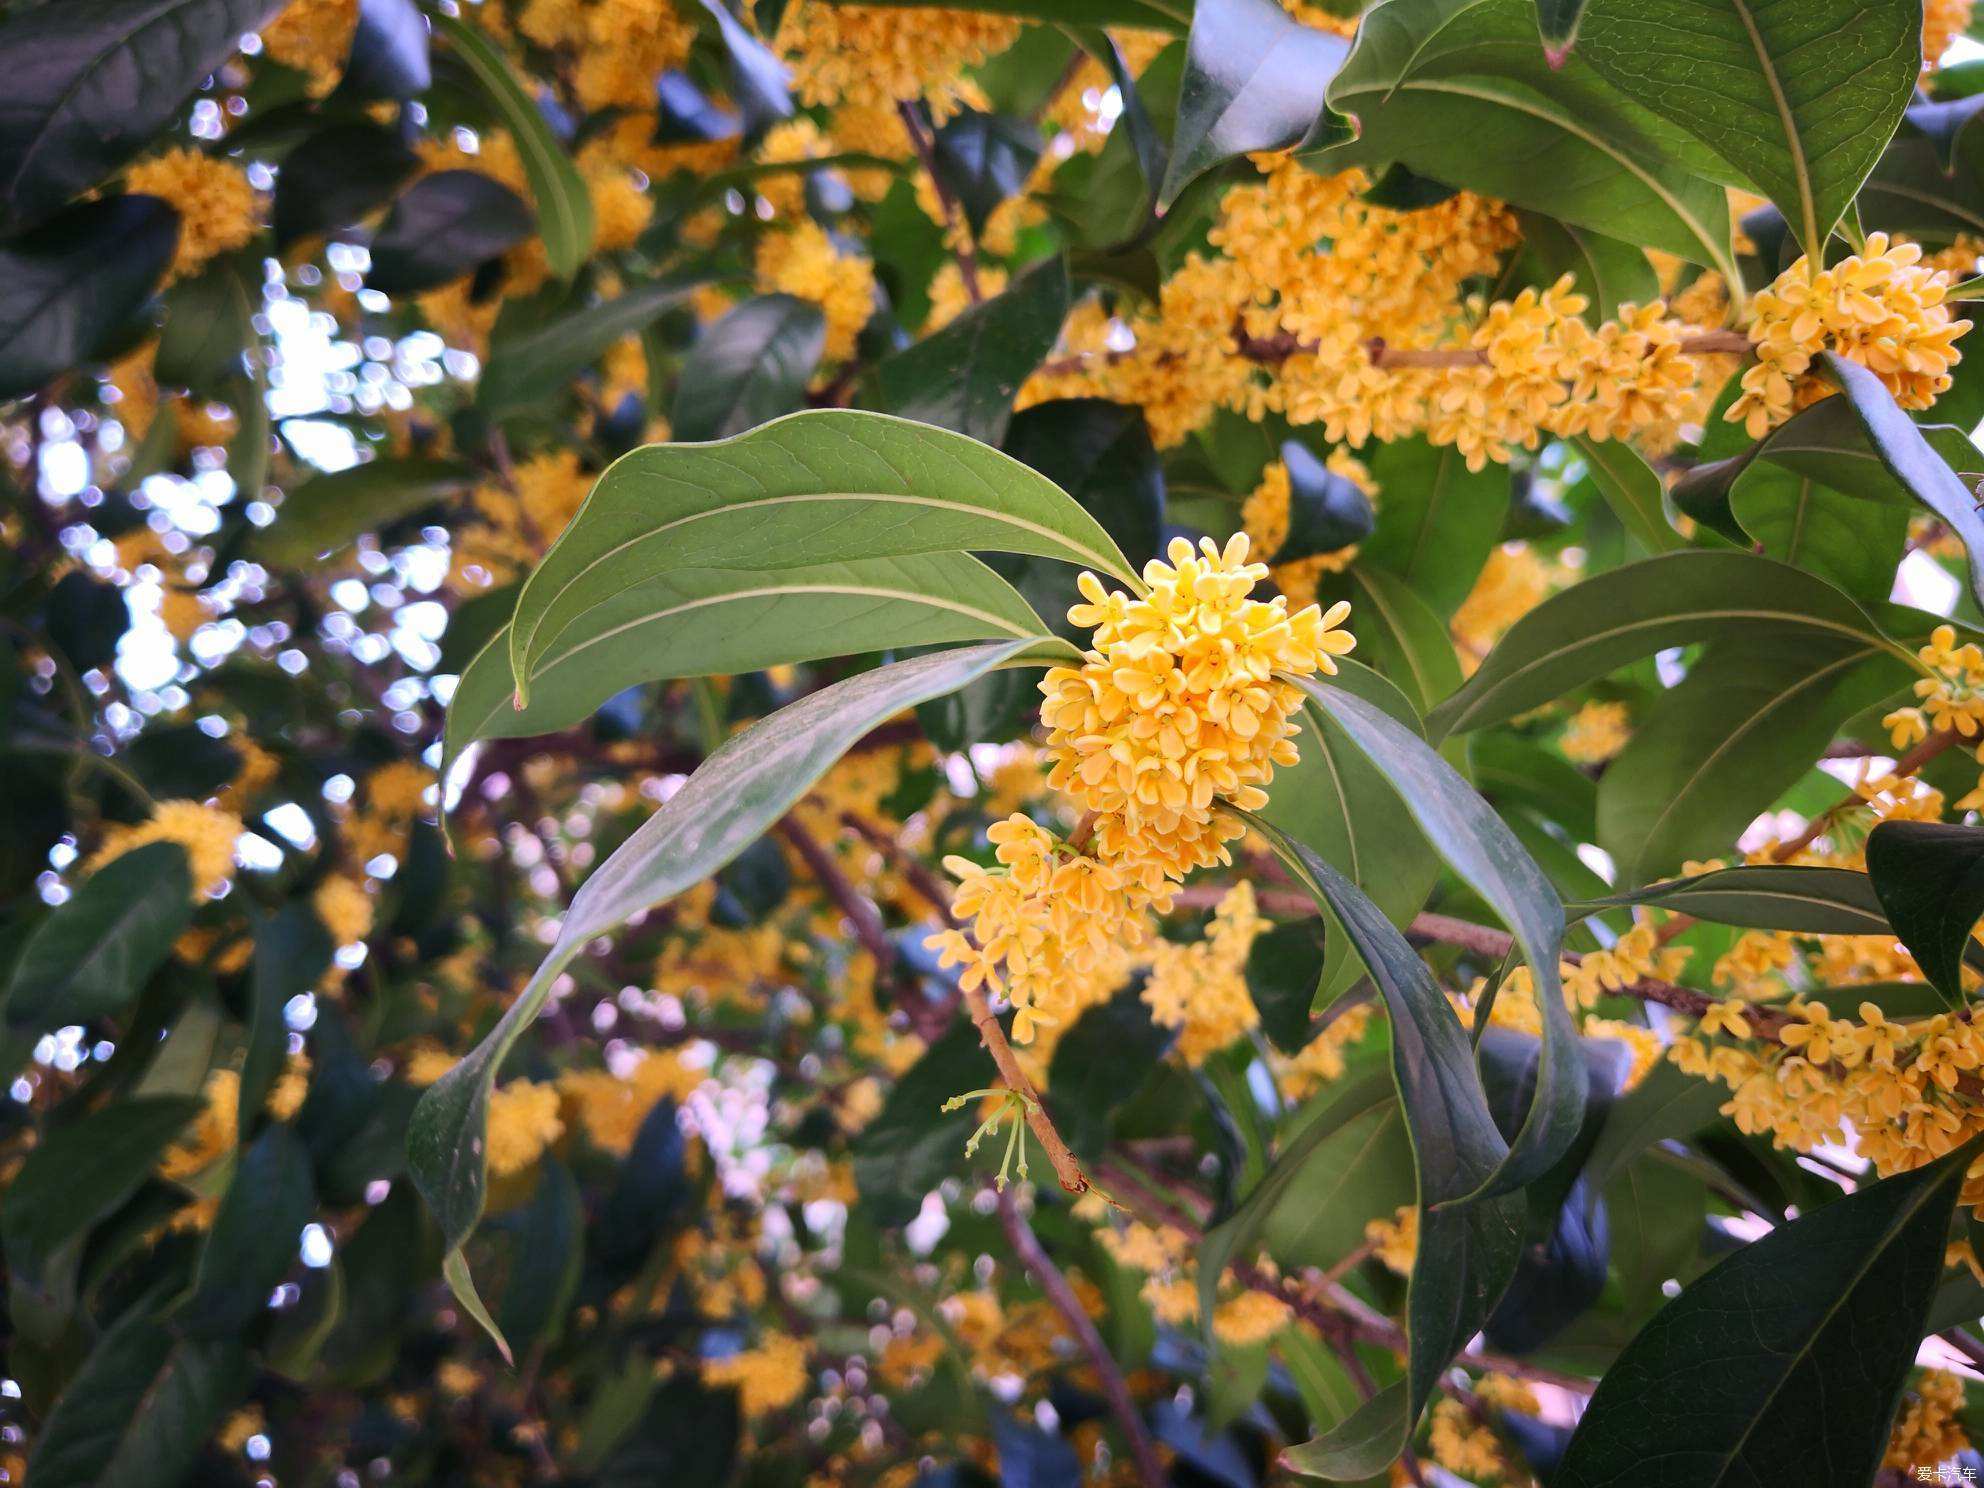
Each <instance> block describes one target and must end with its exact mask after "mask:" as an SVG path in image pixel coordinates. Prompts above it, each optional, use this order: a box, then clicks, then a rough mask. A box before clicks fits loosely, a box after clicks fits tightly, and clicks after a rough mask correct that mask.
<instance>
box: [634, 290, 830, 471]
mask: <svg viewBox="0 0 1984 1488" xmlns="http://www.w3.org/2000/svg"><path fill="white" fill-rule="evenodd" d="M826 344H827V322H826V317H825V316H823V315H822V314H821V313H820V307H819V306H818V305H815V304H814V303H812V301H810V300H801V299H797V298H795V297H794V296H792V295H784V294H772V295H759V296H758V297H757V298H756V299H752V300H746V301H745V302H744V303H743V304H741V305H739V306H738V307H737V308H736V309H734V310H732V311H729V312H728V313H727V314H725V315H724V317H723V318H722V319H721V320H719V321H717V323H716V324H715V325H713V326H711V327H710V328H709V329H708V330H706V331H704V332H703V333H702V335H701V336H699V337H697V339H696V345H695V349H694V350H693V351H691V352H690V353H689V359H688V361H687V362H685V363H684V364H683V366H682V378H681V381H680V382H679V383H678V384H677V386H676V390H675V412H674V415H673V416H672V417H671V419H670V420H669V422H670V425H671V430H670V437H671V438H673V439H677V440H680V441H682V442H684V443H689V442H699V441H702V440H707V439H728V438H731V437H732V436H734V435H738V434H743V433H747V432H749V431H750V430H752V429H755V428H757V427H758V425H760V424H762V423H765V422H767V421H769V420H771V419H775V418H779V417H781V416H782V415H784V414H788V413H791V412H793V411H795V410H796V409H797V408H799V406H800V405H801V404H802V403H803V402H804V401H805V397H806V383H807V380H808V379H809V378H811V377H812V375H813V372H814V369H815V368H817V367H818V366H819V365H820V353H821V352H822V351H823V350H825V349H826Z"/></svg>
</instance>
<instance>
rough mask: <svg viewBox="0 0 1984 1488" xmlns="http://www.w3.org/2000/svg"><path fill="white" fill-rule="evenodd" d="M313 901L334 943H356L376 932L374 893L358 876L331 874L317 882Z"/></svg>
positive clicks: (312, 903) (312, 897)
mask: <svg viewBox="0 0 1984 1488" xmlns="http://www.w3.org/2000/svg"><path fill="white" fill-rule="evenodd" d="M310 903H311V906H312V908H314V909H315V910H316V911H317V918H318V919H319V920H321V921H323V924H324V928H325V929H326V930H328V931H330V933H331V942H332V944H334V945H341V946H347V945H356V944H357V943H358V942H359V941H361V940H363V939H365V937H366V936H367V935H370V934H371V933H372V912H373V904H372V896H371V895H370V894H368V893H366V891H365V885H363V884H362V883H359V882H358V881H357V880H355V879H350V878H346V877H344V876H343V875H342V874H333V875H331V877H329V878H327V879H325V880H324V881H323V882H322V883H321V884H319V885H318V886H317V892H316V893H315V894H313V895H311V896H310Z"/></svg>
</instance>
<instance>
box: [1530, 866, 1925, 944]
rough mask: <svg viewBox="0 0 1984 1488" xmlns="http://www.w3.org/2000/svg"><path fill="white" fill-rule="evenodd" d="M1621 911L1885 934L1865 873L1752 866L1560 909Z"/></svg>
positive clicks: (1803, 930) (1807, 931)
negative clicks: (1639, 907)
mask: <svg viewBox="0 0 1984 1488" xmlns="http://www.w3.org/2000/svg"><path fill="white" fill-rule="evenodd" d="M1620 904H1657V905H1659V906H1660V907H1661V908H1662V909H1670V910H1672V911H1673V912H1674V913H1675V914H1685V915H1690V916H1692V917H1693V918H1695V919H1697V920H1711V921H1713V922H1714V923H1715V924H1718V925H1737V926H1741V927H1742V928H1744V929H1746V930H1789V931H1792V932H1793V933H1795V934H1799V935H1888V934H1891V933H1892V932H1891V931H1890V930H1889V928H1888V917H1887V913H1886V911H1885V910H1883V909H1882V907H1881V901H1880V899H1879V898H1878V897H1877V896H1876V894H1875V892H1874V885H1873V884H1872V882H1870V881H1869V879H1868V877H1867V875H1866V874H1864V873H1856V872H1854V871H1853V870H1851V869H1848V868H1806V867H1799V866H1795V865H1792V864H1788V863H1757V864H1749V865H1745V866H1741V867H1736V868H1718V869H1715V870H1714V871H1712V872H1709V873H1697V874H1695V875H1693V876H1692V877H1689V878H1674V879H1668V880H1667V881H1666V882H1664V883H1656V884H1648V885H1647V886H1646V887H1645V888H1643V889H1635V890H1633V891H1632V892H1630V893H1625V894H1608V895H1607V896H1606V897H1605V898H1603V899H1594V900H1590V901H1588V902H1586V903H1582V904H1573V905H1569V906H1568V907H1567V912H1568V913H1569V914H1571V915H1572V916H1574V917H1577V918H1582V917H1583V916H1585V915H1588V914H1593V913H1596V912H1597V911H1598V910H1600V909H1604V908H1608V907H1610V906H1612V905H1620Z"/></svg>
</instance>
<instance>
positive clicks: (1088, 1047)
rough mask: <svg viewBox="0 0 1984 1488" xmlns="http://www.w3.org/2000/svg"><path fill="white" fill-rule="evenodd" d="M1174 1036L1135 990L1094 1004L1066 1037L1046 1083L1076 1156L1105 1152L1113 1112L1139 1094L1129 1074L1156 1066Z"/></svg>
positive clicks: (1058, 1121)
mask: <svg viewBox="0 0 1984 1488" xmlns="http://www.w3.org/2000/svg"><path fill="white" fill-rule="evenodd" d="M1172 1036H1173V1035H1172V1031H1171V1030H1170V1029H1168V1028H1163V1027H1161V1026H1159V1025H1158V1024H1156V1023H1153V1022H1152V1021H1151V1016H1150V1009H1149V1008H1148V1007H1146V1006H1145V1005H1144V1001H1143V999H1142V998H1141V997H1139V996H1138V995H1137V994H1136V993H1135V992H1134V991H1129V992H1119V993H1118V994H1117V995H1116V996H1115V997H1113V998H1111V999H1110V1000H1109V1001H1108V1002H1105V1003H1101V1004H1099V1005H1098V1006H1096V1007H1092V1008H1089V1009H1088V1010H1087V1011H1086V1012H1084V1013H1083V1014H1082V1015H1081V1016H1080V1017H1079V1018H1078V1019H1076V1020H1075V1023H1074V1025H1073V1026H1072V1027H1070V1028H1069V1029H1068V1031H1067V1032H1066V1033H1064V1034H1062V1035H1061V1038H1060V1040H1059V1042H1057V1043H1056V1044H1055V1045H1054V1057H1053V1060H1052V1062H1051V1063H1050V1065H1049V1066H1048V1075H1047V1083H1048V1085H1049V1086H1050V1087H1052V1089H1053V1091H1054V1121H1055V1124H1056V1125H1057V1126H1058V1127H1059V1128H1060V1130H1061V1135H1062V1137H1063V1138H1064V1139H1065V1140H1066V1142H1067V1144H1068V1145H1069V1146H1070V1147H1071V1148H1073V1149H1074V1151H1075V1153H1076V1155H1077V1156H1079V1157H1082V1158H1084V1159H1087V1160H1089V1161H1094V1160H1095V1159H1096V1158H1099V1157H1100V1156H1101V1155H1102V1150H1103V1148H1104V1147H1106V1146H1107V1145H1108V1143H1109V1117H1110V1113H1111V1112H1113V1111H1114V1110H1115V1109H1116V1108H1117V1107H1118V1106H1120V1105H1122V1104H1123V1103H1124V1102H1125V1101H1127V1100H1128V1099H1129V1098H1130V1097H1131V1096H1133V1095H1135V1094H1136V1093H1137V1084H1138V1082H1137V1080H1136V1079H1135V1078H1134V1076H1132V1077H1130V1078H1125V1076H1124V1072H1125V1071H1126V1070H1147V1069H1152V1068H1155V1067H1156V1065H1157V1063H1158V1061H1159V1060H1161V1059H1163V1057H1164V1051H1165V1049H1166V1048H1168V1047H1169V1046H1170V1044H1171V1041H1172ZM954 1093H955V1092H954Z"/></svg>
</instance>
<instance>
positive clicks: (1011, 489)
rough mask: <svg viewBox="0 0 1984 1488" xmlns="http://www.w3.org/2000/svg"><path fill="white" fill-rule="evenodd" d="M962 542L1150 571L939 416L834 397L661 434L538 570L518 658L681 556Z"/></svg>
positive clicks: (880, 552) (1118, 571)
mask: <svg viewBox="0 0 1984 1488" xmlns="http://www.w3.org/2000/svg"><path fill="white" fill-rule="evenodd" d="M961 549H962V550H972V551H977V552H995V551H996V552H1008V553H1027V554H1032V555H1034V556H1036V557H1043V558H1059V559H1062V560H1063V561H1065V562H1068V563H1076V564H1080V565H1081V566H1082V567H1084V568H1092V569H1094V570H1096V571H1097V572H1099V573H1102V574H1105V575H1107V576H1109V577H1111V578H1115V579H1120V580H1122V581H1123V582H1124V583H1126V584H1130V585H1132V586H1133V587H1134V586H1135V584H1136V582H1137V580H1136V574H1135V572H1134V570H1132V569H1131V567H1130V565H1129V562H1128V560H1127V559H1125V558H1124V557H1123V555H1122V553H1121V552H1120V551H1118V549H1117V547H1116V545H1115V543H1113V542H1111V541H1110V539H1109V534H1108V533H1107V532H1106V531H1104V530H1103V528H1102V527H1101V526H1100V525H1099V524H1098V523H1097V522H1096V520H1095V519H1094V518H1093V517H1091V516H1089V515H1088V513H1087V512H1085V511H1083V510H1082V509H1081V508H1080V507H1079V506H1078V505H1076V504H1075V503H1074V502H1072V501H1070V500H1069V499H1068V498H1067V496H1066V495H1065V494H1064V493H1063V492H1062V491H1060V490H1059V489H1058V488H1057V487H1056V486H1055V485H1054V483H1053V482H1052V481H1049V480H1046V479H1044V478H1043V477H1041V476H1039V475H1036V474H1035V473H1034V472H1033V471H1031V470H1029V469H1027V467H1026V466H1024V465H1022V464H1020V463H1019V462H1018V461H1016V460H1014V459H1011V458H1010V457H1008V456H1006V455H1002V454H999V453H998V452H997V451H995V450H990V449H987V448H985V447H984V446H983V445H981V444H978V443H976V442H975V441H973V440H970V439H965V438H962V437H960V436H958V435H956V434H952V433H948V432H946V431H944V430H941V429H931V428H928V427H925V426H923V425H920V424H913V423H909V422H907V421H906V420H903V419H895V418H889V417H886V416H884V415H882V414H875V413H856V412H850V411H848V410H844V409H820V410H817V411H815V412H809V413H797V414H794V415H792V416H791V417H790V418H784V419H778V420H775V421H773V422H772V423H769V424H766V425H764V426H762V427H761V428H758V429H754V430H753V431H752V432H751V433H749V434H745V435H740V436H738V437H737V438H735V439H731V440H725V441H723V442H722V443H720V444H715V445H709V446H697V445H678V444H665V445H649V446H646V447H645V448H642V449H637V450H634V451H632V452H631V453H629V454H627V455H624V456H622V457H621V458H620V459H619V460H617V461H615V462H614V464H613V465H612V466H611V467H609V468H608V470H607V471H606V473H605V474H604V475H602V476H601V477H600V478H599V481H598V483H597V484H596V485H595V486H594V487H593V489H592V494H591V495H590V496H588V497H587V498H586V502H585V505H584V506H583V507H581V508H580V509H579V513H578V515H577V516H576V517H574V518H573V519H572V521H571V523H570V525H569V526H567V527H566V529H565V530H564V532H562V533H560V534H559V537H558V540H557V542H555V543H553V544H552V547H551V551H550V552H549V553H547V554H546V555H545V557H544V560H543V562H541V563H540V564H538V566H537V568H536V570H535V571H534V572H533V573H532V574H531V576H530V578H529V580H528V581H527V582H526V583H525V585H524V590H523V594H522V596H521V597H520V598H519V599H518V601H517V609H516V615H515V619H514V623H513V629H512V631H511V633H510V636H509V642H508V648H509V657H510V664H511V668H512V670H513V671H514V673H515V675H516V677H517V678H518V679H519V680H524V679H528V678H529V677H530V676H531V675H532V673H533V669H534V667H535V664H536V663H537V661H538V659H539V658H540V657H542V656H543V655H544V654H545V652H546V651H547V650H548V649H549V648H550V646H551V645H552V643H554V642H556V641H557V640H558V639H559V638H560V637H561V635H563V634H564V632H565V631H566V629H567V628H568V627H569V626H571V625H572V624H573V623H574V622H575V621H576V620H578V619H579V618H580V617H582V616H584V615H585V614H586V613H588V612H589V611H591V610H593V609H595V608H596V607H598V606H600V605H603V604H607V603H610V602H614V601H617V600H618V599H619V598H620V597H621V596H623V595H625V594H627V593H629V592H631V591H633V590H635V589H636V588H637V587H638V586H639V585H641V584H642V583H644V582H647V581H649V580H652V579H655V578H656V577H658V576H660V575H663V574H666V573H667V572H668V571H669V570H671V569H675V568H699V567H701V568H708V567H716V568H727V567H737V568H746V569H774V568H778V567H780V566H781V565H793V566H800V565H811V564H825V563H837V562H847V561H850V560H854V559H862V558H887V557H897V556H904V555H910V554H918V553H936V552H944V551H947V550H948V551H953V552H954V551H957V550H961ZM525 696H526V698H528V697H529V689H528V687H526V690H525Z"/></svg>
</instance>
